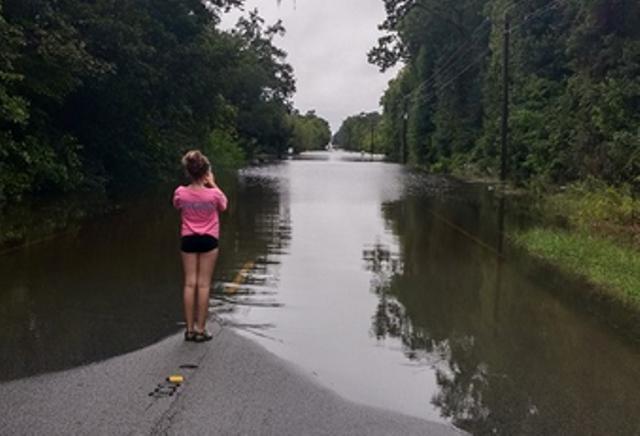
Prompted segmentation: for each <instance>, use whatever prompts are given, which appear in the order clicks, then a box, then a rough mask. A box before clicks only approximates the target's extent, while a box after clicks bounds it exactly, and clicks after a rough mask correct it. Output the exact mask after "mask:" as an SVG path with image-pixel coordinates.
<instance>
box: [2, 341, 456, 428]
mask: <svg viewBox="0 0 640 436" xmlns="http://www.w3.org/2000/svg"><path fill="white" fill-rule="evenodd" d="M215 333H216V334H217V336H216V337H215V339H214V340H213V341H211V342H209V343H207V344H193V343H185V342H184V341H183V340H182V337H181V335H176V336H173V337H170V338H168V339H166V340H164V341H162V342H160V343H158V344H155V345H153V346H151V347H149V348H145V349H143V350H139V351H136V352H134V353H131V354H127V355H124V356H119V357H116V358H113V359H110V360H107V361H104V362H100V363H96V364H92V365H89V366H86V367H81V368H77V369H73V370H70V371H65V372H60V373H54V374H47V375H43V376H38V377H34V378H28V379H22V380H17V381H13V382H9V383H4V384H0V393H1V395H0V434H2V435H23V434H24V435H27V434H29V435H31V434H34V435H36V434H37V435H45V434H46V435H62V434H65V435H68V434H74V435H77V434H91V435H98V434H109V435H114V434H135V435H138V434H140V435H147V434H169V435H174V434H175V435H183V434H184V435H203V434H210V435H296V436H298V435H367V436H371V435H421V436H424V435H437V436H448V435H459V434H461V432H459V431H458V430H456V429H454V428H451V427H447V426H444V425H442V424H438V423H430V422H427V421H423V420H420V419H416V418H411V417H407V416H403V415H399V414H396V413H392V412H387V411H382V410H377V409H374V408H370V407H365V406H361V405H357V404H354V403H351V402H349V401H347V400H345V399H342V398H341V397H339V396H338V395H337V394H335V393H333V392H331V391H330V390H327V389H325V388H323V387H321V386H319V384H318V383H316V382H315V381H314V380H313V378H312V377H311V376H310V375H307V374H304V373H303V372H301V371H300V370H299V369H297V368H295V367H293V366H292V365H290V364H289V363H287V362H285V361H282V360H281V359H279V358H278V357H276V356H274V355H272V354H270V353H269V352H267V351H266V350H264V349H263V348H261V347H260V346H258V345H257V344H254V343H253V342H251V341H250V340H248V339H246V338H243V337H241V336H239V335H237V334H236V333H234V332H232V331H230V330H227V329H219V328H218V330H216V331H215ZM185 365H189V366H190V367H189V368H185V367H184V366H185ZM194 365H197V368H192V367H191V366H194ZM181 366H182V368H181ZM190 368H191V369H190ZM173 374H179V375H182V376H184V377H185V381H184V383H183V384H182V385H181V386H180V387H179V388H178V389H177V390H176V391H175V393H174V394H173V395H168V393H170V391H171V389H166V386H167V385H168V384H167V383H166V382H165V379H166V378H167V377H168V376H170V375H173ZM159 386H161V387H162V389H160V391H157V392H155V394H154V396H150V395H149V394H150V393H152V392H154V391H156V388H158V387H159Z"/></svg>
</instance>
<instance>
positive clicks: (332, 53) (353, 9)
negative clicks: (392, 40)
mask: <svg viewBox="0 0 640 436" xmlns="http://www.w3.org/2000/svg"><path fill="white" fill-rule="evenodd" d="M255 8H257V9H258V10H259V11H260V15H261V16H262V17H264V18H265V19H266V20H267V23H273V22H275V21H277V20H278V19H282V21H283V24H284V26H285V27H286V29H287V34H286V35H285V36H284V37H282V38H278V39H277V40H276V45H278V46H279V47H281V48H283V49H284V50H286V51H287V53H288V58H287V59H288V62H289V63H290V64H291V65H293V68H294V69H295V76H296V84H297V89H298V91H297V93H296V95H295V97H294V103H295V106H296V108H298V109H299V110H300V111H301V112H306V111H308V110H310V109H315V110H316V111H317V113H318V115H320V116H322V117H324V118H326V119H327V120H328V121H329V122H330V123H331V128H332V130H333V131H334V132H335V131H336V130H337V129H338V128H339V127H340V123H341V122H342V120H344V118H346V117H347V116H349V115H353V114H357V113H360V112H363V111H365V112H369V111H373V110H378V109H379V102H380V97H381V96H382V93H383V91H384V90H385V89H386V86H387V82H388V81H389V79H391V78H392V77H393V75H394V72H387V73H386V74H382V73H380V72H379V71H378V69H377V67H375V66H373V65H370V64H369V63H368V62H367V52H368V51H369V49H370V48H371V47H373V46H374V45H375V44H376V41H377V39H378V36H379V35H380V33H379V31H378V28H377V26H378V24H380V23H381V22H382V21H383V19H384V16H385V14H384V7H383V4H382V0H295V1H294V0H282V3H281V4H280V6H278V4H277V1H276V0H247V1H246V4H245V9H246V10H247V11H249V10H252V9H255ZM239 15H240V13H239V12H232V13H231V14H229V15H227V16H225V17H224V18H223V26H224V27H229V26H230V25H232V24H235V22H236V21H237V18H238V16H239Z"/></svg>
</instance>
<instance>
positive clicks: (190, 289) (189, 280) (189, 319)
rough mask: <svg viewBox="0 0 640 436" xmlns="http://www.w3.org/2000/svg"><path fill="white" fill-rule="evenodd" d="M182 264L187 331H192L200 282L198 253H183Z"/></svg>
mask: <svg viewBox="0 0 640 436" xmlns="http://www.w3.org/2000/svg"><path fill="white" fill-rule="evenodd" d="M182 266H183V267H184V293H183V299H184V319H185V322H186V323H187V331H188V332H192V331H193V327H194V325H193V318H194V315H195V302H196V287H197V284H198V281H197V280H198V255H197V254H195V253H182Z"/></svg>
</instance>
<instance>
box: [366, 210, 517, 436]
mask: <svg viewBox="0 0 640 436" xmlns="http://www.w3.org/2000/svg"><path fill="white" fill-rule="evenodd" d="M441 204H442V203H437V202H435V201H434V202H433V203H431V204H429V202H428V201H426V200H424V199H418V198H413V199H412V198H409V199H406V200H403V201H401V202H396V203H388V204H385V205H384V206H383V213H384V217H385V219H386V221H387V226H388V227H389V228H390V229H391V230H392V231H393V233H394V234H395V235H396V236H397V237H398V238H399V246H400V248H399V249H400V252H392V251H391V249H390V248H389V247H386V246H384V245H382V244H375V245H374V246H372V247H371V248H370V249H367V250H365V252H364V254H363V257H364V259H365V262H366V265H367V268H368V270H370V271H371V272H372V273H373V278H372V291H373V292H374V293H375V294H376V295H377V296H378V299H379V302H378V306H377V309H376V313H375V315H374V317H373V326H372V330H373V333H374V334H375V336H376V338H378V339H384V338H385V337H392V338H397V339H399V340H400V341H401V343H402V346H403V350H404V354H405V356H406V357H407V358H408V359H410V360H412V361H414V362H416V363H419V364H420V365H427V366H429V367H431V368H432V369H433V370H434V371H435V375H436V381H437V384H438V387H439V391H438V392H437V393H435V394H434V396H433V398H432V404H434V405H435V406H437V407H438V408H439V409H440V410H441V413H442V415H443V416H444V417H447V418H450V419H451V420H452V421H453V423H454V424H455V425H457V426H459V427H461V428H465V429H467V430H471V431H473V432H474V433H478V434H481V433H491V432H493V429H495V428H504V427H503V426H501V425H500V423H498V422H496V419H497V417H496V416H495V415H493V414H492V408H491V406H490V400H491V398H492V395H493V393H492V392H491V390H492V388H493V386H494V384H495V383H496V381H497V383H500V380H496V379H495V378H493V377H492V375H491V373H490V368H489V366H488V364H487V363H485V362H483V360H482V358H481V357H480V355H481V354H482V353H481V352H480V351H479V349H478V347H479V346H480V345H479V344H478V341H477V339H476V336H475V329H474V328H473V327H474V326H473V324H474V323H476V322H482V317H483V316H484V317H489V318H491V317H492V316H493V313H492V312H493V311H492V310H491V308H493V305H490V304H487V300H488V299H491V298H493V297H497V294H496V290H495V279H496V277H495V270H496V263H495V260H494V259H492V258H491V256H486V253H480V254H481V256H478V255H477V254H478V253H477V247H470V246H469V242H468V241H467V240H465V239H464V238H460V235H459V234H456V233H455V232H452V231H451V228H448V227H446V226H445V225H444V224H443V223H442V222H441V221H440V220H437V219H434V217H433V216H432V215H430V214H429V213H426V212H427V210H436V211H438V209H439V208H441V207H444V206H441ZM448 204H451V202H449V203H448ZM454 204H456V206H455V207H453V208H451V209H442V210H439V213H440V214H442V215H445V216H447V217H448V218H449V219H451V220H453V221H455V222H457V223H462V224H463V225H464V226H465V228H467V229H469V230H470V231H471V232H473V233H474V234H478V235H490V236H487V237H488V238H493V237H494V236H495V229H494V228H493V227H492V226H491V224H490V223H491V221H490V220H484V222H483V220H481V219H479V217H485V216H490V215H491V212H490V211H489V210H486V209H485V206H484V205H483V204H478V203H476V204H470V205H467V204H465V203H464V202H458V203H455V202H454ZM490 207H491V205H488V206H487V208H490ZM428 208H430V209H428ZM493 222H495V221H493ZM483 226H486V227H483ZM482 255H484V256H482ZM479 309H480V310H479ZM488 324H492V322H489V323H488ZM513 407H514V409H517V408H518V405H517V404H513ZM513 412H515V410H514V411H513ZM516 413H517V412H516ZM511 418H513V415H512V416H511Z"/></svg>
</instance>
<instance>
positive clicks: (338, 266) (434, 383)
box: [0, 153, 640, 435]
mask: <svg viewBox="0 0 640 436" xmlns="http://www.w3.org/2000/svg"><path fill="white" fill-rule="evenodd" d="M358 158H359V156H357V155H348V154H342V153H313V154H308V155H304V156H303V157H301V158H300V159H297V160H295V161H287V162H283V163H279V164H275V165H270V166H264V167H259V168H252V169H248V170H244V171H242V172H241V173H240V174H239V175H238V176H237V177H235V176H233V177H227V178H226V180H224V179H223V180H222V181H221V184H222V185H223V188H224V189H225V190H226V191H227V193H228V195H229V197H230V200H231V210H230V211H229V214H228V215H227V216H226V217H225V221H224V223H223V239H222V241H221V242H222V254H221V263H220V265H219V269H218V273H217V279H218V282H217V283H216V295H215V296H214V299H213V307H212V312H213V317H214V318H215V319H218V320H219V321H220V322H221V323H223V324H224V325H225V326H226V327H227V328H233V329H235V330H237V331H238V332H240V333H241V334H243V335H246V336H247V337H250V338H252V339H254V340H256V341H258V342H259V343H260V344H262V345H263V346H265V347H266V348H267V349H269V350H270V351H272V352H273V353H275V354H277V355H279V356H282V357H284V358H285V359H287V360H290V361H292V362H294V363H295V364H297V365H298V366H300V367H301V368H302V369H303V370H304V371H305V372H307V373H309V374H313V376H314V377H315V378H316V379H317V380H318V381H319V382H320V383H322V384H324V385H327V386H329V387H331V388H332V389H333V390H335V391H337V392H338V393H340V394H341V395H343V396H345V397H346V398H349V399H352V400H355V401H357V402H360V403H365V404H369V405H373V406H378V407H382V408H385V409H390V410H394V411H399V412H402V413H405V414H409V415H412V416H417V417H421V418H426V419H431V420H439V421H442V422H451V423H453V424H454V425H456V426H458V427H460V428H463V429H465V430H468V431H470V432H472V433H474V434H505V435H515V434H521V435H540V434H545V435H554V434H558V435H574V434H575V435H587V434H594V435H596V434H598V435H599V434H616V435H618V434H620V435H626V434H629V435H634V434H640V416H639V414H638V413H637V410H640V395H638V392H640V348H639V347H638V346H637V344H634V343H633V342H630V341H629V340H626V339H623V338H622V337H620V335H619V333H617V332H615V331H613V330H611V329H610V328H609V327H607V326H606V325H605V324H604V323H602V322H601V321H600V320H599V319H598V318H597V317H595V316H593V315H592V314H591V313H590V311H589V310H588V308H587V307H585V304H581V303H580V301H579V300H578V301H572V300H571V299H567V298H562V297H561V294H562V293H563V292H564V291H565V289H564V288H568V287H569V288H570V287H572V286H577V285H576V284H573V283H571V282H570V281H568V280H564V279H562V278H561V277H558V276H556V275H554V274H549V273H548V272H546V273H544V274H542V273H541V271H538V270H536V267H534V266H533V265H531V262H529V261H528V259H527V258H526V257H523V256H522V255H519V254H517V253H512V252H511V250H509V247H508V243H507V242H506V241H505V240H504V239H503V238H502V237H501V234H502V230H503V229H504V228H507V229H508V228H511V227H513V226H517V225H522V221H523V219H522V218H521V215H520V214H519V213H518V209H517V208H516V206H514V205H510V204H509V202H506V203H505V202H502V203H501V202H500V201H499V200H498V199H497V198H496V197H495V196H494V195H492V193H491V192H489V191H488V190H487V188H486V187H483V186H478V185H465V184H461V183H457V182H453V181H449V180H446V179H442V178H435V177H429V176H424V175H418V174H414V173H411V172H409V171H407V170H405V169H403V168H402V167H400V166H396V165H391V164H386V163H381V162H359V161H358ZM169 197H170V193H169V194H167V193H161V194H159V195H158V196H147V197H146V198H144V199H134V200H129V201H127V202H125V203H124V204H123V205H122V208H121V210H120V212H119V213H118V214H116V215H110V216H105V217H103V218H100V219H97V220H94V221H93V222H92V223H91V224H88V225H85V226H82V227H79V228H77V229H76V230H74V231H73V232H72V233H67V234H64V235H61V236H60V237H58V238H56V239H53V240H51V241H48V242H45V243H42V244H37V245H32V246H29V247H27V248H25V249H22V250H18V251H14V252H11V253H9V254H6V255H4V256H2V257H0V338H1V342H0V353H1V355H2V356H3V359H2V361H1V363H0V380H9V379H15V378H21V377H27V376H30V375H34V374H39V373H43V372H49V371H54V370H60V369H65V368H70V367H74V366H78V365H82V364H86V363H88V362H93V361H96V360H101V359H104V358H107V357H111V356H114V355H118V354H122V353H125V352H127V351H131V350H135V349H138V348H141V347H143V346H146V345H149V344H152V343H154V342H156V341H157V340H159V339H160V338H162V337H165V336H167V335H170V334H172V333H175V332H177V331H179V330H180V328H181V327H180V326H179V324H178V323H179V321H180V316H181V306H180V304H181V303H180V282H181V276H180V275H181V271H180V263H179V257H178V253H177V229H178V218H177V215H176V213H175V212H174V211H173V210H172V209H171V206H170V203H169ZM500 211H507V212H508V213H506V214H501V213H499V212H500ZM525 218H526V217H525Z"/></svg>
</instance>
